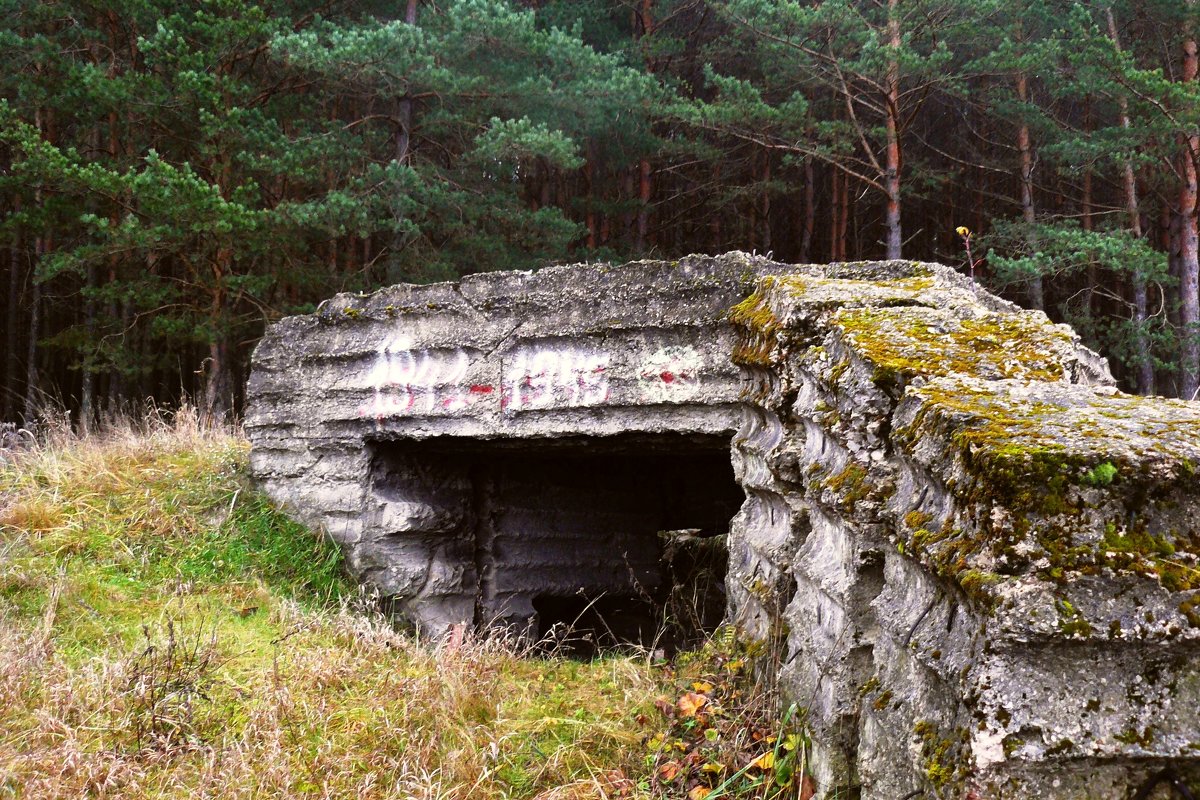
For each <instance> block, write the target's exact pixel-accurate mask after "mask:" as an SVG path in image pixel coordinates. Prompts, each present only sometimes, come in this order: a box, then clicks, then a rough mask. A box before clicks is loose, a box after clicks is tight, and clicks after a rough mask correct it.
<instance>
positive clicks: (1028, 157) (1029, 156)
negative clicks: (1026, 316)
mask: <svg viewBox="0 0 1200 800" xmlns="http://www.w3.org/2000/svg"><path fill="white" fill-rule="evenodd" d="M1017 97H1019V98H1020V100H1021V102H1022V103H1026V102H1028V101H1029V79H1028V78H1027V77H1026V75H1025V73H1024V72H1022V73H1020V74H1018V75H1017ZM1017 151H1018V152H1019V153H1020V155H1021V218H1022V219H1023V220H1025V225H1026V226H1027V229H1028V231H1029V233H1028V236H1029V246H1030V249H1031V250H1036V248H1037V237H1036V235H1035V234H1034V232H1033V226H1034V223H1036V222H1037V211H1036V209H1035V208H1034V205H1033V146H1032V143H1031V139H1030V136H1029V124H1028V123H1026V122H1025V121H1024V120H1022V122H1021V126H1020V128H1018V130H1017ZM1027 288H1028V291H1029V305H1030V306H1032V307H1033V308H1036V309H1039V310H1042V309H1045V307H1046V298H1045V292H1044V288H1043V285H1042V276H1041V275H1034V276H1033V277H1031V278H1030V279H1029V283H1028V286H1027Z"/></svg>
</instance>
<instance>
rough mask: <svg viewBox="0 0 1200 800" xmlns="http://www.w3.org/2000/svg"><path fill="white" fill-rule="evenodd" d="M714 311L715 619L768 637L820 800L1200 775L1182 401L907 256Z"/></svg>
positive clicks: (1199, 669) (1198, 577)
mask: <svg viewBox="0 0 1200 800" xmlns="http://www.w3.org/2000/svg"><path fill="white" fill-rule="evenodd" d="M734 318H735V319H736V320H737V321H738V322H739V324H740V325H741V326H742V330H743V337H742V340H741V342H740V344H739V345H738V347H737V348H736V349H735V360H737V361H738V363H739V364H741V365H742V366H743V367H744V368H745V369H746V370H747V373H748V374H749V375H751V376H753V379H754V384H753V385H751V386H750V387H748V391H747V395H746V397H747V400H748V403H747V410H746V417H745V422H744V424H743V426H742V429H741V430H740V431H739V433H738V435H737V436H736V438H735V440H734V453H735V462H736V463H735V466H736V467H737V472H738V475H739V479H740V481H741V482H742V484H743V486H744V487H745V488H746V491H747V496H748V500H747V503H746V505H745V506H744V507H743V509H742V511H741V513H740V514H739V516H738V519H737V520H736V521H735V525H734V529H733V531H732V533H731V537H730V547H731V553H730V575H729V580H728V589H729V592H730V597H731V614H732V615H733V617H734V619H735V620H737V621H738V622H739V623H740V624H742V625H743V626H745V627H748V628H749V629H751V630H754V631H756V632H757V633H758V635H760V636H763V637H767V638H770V637H777V638H778V639H780V640H781V642H782V644H781V650H782V651H783V654H784V655H783V671H784V683H785V685H786V686H788V687H789V688H790V690H791V692H792V694H793V696H794V697H795V699H797V700H798V701H799V702H800V703H801V704H802V705H804V706H805V707H806V708H807V709H808V715H809V716H808V721H809V724H810V725H811V726H812V728H813V734H814V735H813V741H814V746H815V748H816V753H815V758H814V761H813V765H814V767H815V768H816V770H817V773H818V775H817V777H818V781H817V783H818V785H819V786H821V787H822V796H823V797H834V796H838V797H842V796H849V795H851V793H852V791H859V790H861V793H862V797H863V798H878V799H879V800H885V799H887V800H894V798H900V797H911V796H916V795H914V794H913V793H924V795H923V796H926V797H934V796H937V797H947V798H949V797H955V798H958V797H981V798H1029V797H1053V798H1079V800H1082V799H1083V798H1100V797H1127V796H1130V795H1131V793H1132V792H1131V790H1132V788H1134V787H1137V786H1138V785H1139V784H1140V783H1141V782H1142V781H1144V780H1145V778H1146V776H1147V775H1149V774H1151V773H1153V772H1155V771H1157V770H1159V769H1162V768H1163V767H1164V766H1165V765H1171V766H1173V767H1174V768H1176V769H1177V770H1180V771H1183V772H1187V771H1188V770H1191V773H1192V774H1193V775H1194V774H1195V773H1196V772H1197V765H1198V764H1200V711H1198V709H1200V658H1198V657H1197V656H1198V655H1200V616H1198V615H1197V614H1196V613H1195V611H1194V610H1193V608H1194V607H1196V606H1197V605H1200V603H1198V601H1197V598H1200V593H1197V592H1196V591H1194V590H1195V589H1196V588H1200V572H1198V571H1197V567H1198V566H1200V565H1198V563H1197V552H1200V548H1198V545H1200V522H1198V514H1200V493H1198V492H1197V488H1198V487H1197V477H1196V469H1197V466H1198V465H1200V404H1196V403H1183V402H1176V401H1168V400H1147V399H1142V398H1135V397H1129V396H1126V395H1122V394H1120V393H1118V392H1116V391H1115V390H1114V389H1113V388H1112V386H1111V380H1110V378H1109V376H1108V374H1107V370H1106V368H1105V366H1104V364H1103V362H1101V361H1100V359H1098V358H1097V357H1096V356H1095V354H1093V353H1091V352H1090V351H1087V350H1086V349H1084V348H1082V347H1080V346H1079V345H1078V343H1077V339H1076V337H1075V336H1074V335H1073V334H1072V333H1071V331H1070V329H1068V328H1065V327H1063V326H1051V325H1049V324H1048V323H1047V321H1046V319H1045V317H1044V316H1043V315H1041V314H1040V313H1033V312H1020V311H1018V310H1017V309H1015V308H1013V307H1011V306H1009V305H1007V304H1005V303H1002V302H1000V301H998V300H996V299H995V298H990V297H987V296H983V295H979V294H976V293H973V292H969V291H964V290H963V288H962V284H961V282H960V280H959V279H958V278H957V276H952V275H948V274H947V271H946V270H944V268H939V267H934V266H930V265H913V264H905V263H899V262H895V263H891V264H880V265H836V266H831V267H829V268H826V270H825V273H824V276H822V277H814V276H802V277H792V278H768V279H766V280H765V281H764V282H763V283H762V284H761V285H760V286H759V288H758V290H757V291H756V293H755V294H754V295H753V296H752V297H751V298H750V299H748V300H747V301H745V302H743V303H742V304H741V305H739V306H738V307H737V309H735V311H734ZM839 790H840V794H839Z"/></svg>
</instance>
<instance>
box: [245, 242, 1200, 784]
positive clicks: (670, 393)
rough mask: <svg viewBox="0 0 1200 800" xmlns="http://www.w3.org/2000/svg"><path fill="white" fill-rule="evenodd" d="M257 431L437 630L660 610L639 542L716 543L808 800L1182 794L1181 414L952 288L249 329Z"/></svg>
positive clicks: (400, 305) (868, 284) (675, 280)
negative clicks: (801, 755) (779, 685)
mask: <svg viewBox="0 0 1200 800" xmlns="http://www.w3.org/2000/svg"><path fill="white" fill-rule="evenodd" d="M247 431H248V433H249V435H250V437H251V439H252V441H253V443H254V451H253V455H252V467H253V469H254V471H255V474H256V476H257V477H258V478H259V480H260V481H262V483H263V485H264V486H265V487H266V488H267V490H268V491H269V492H270V493H271V495H272V496H273V497H275V498H276V499H277V500H279V501H281V502H283V503H284V504H286V505H287V506H288V507H290V508H291V509H293V510H294V511H295V513H297V514H298V515H299V516H300V517H302V518H303V519H305V520H306V521H308V522H310V523H313V524H316V525H319V526H321V527H322V528H324V529H325V530H326V531H328V532H329V533H330V534H331V535H332V536H334V537H335V538H336V539H337V540H338V541H340V542H342V543H343V545H344V546H345V550H346V553H347V558H348V563H349V566H350V568H351V570H352V571H353V572H354V573H355V575H356V576H357V577H358V578H359V579H360V580H362V581H363V582H364V583H366V584H368V585H369V586H371V587H373V588H374V589H376V590H377V591H379V592H380V593H381V594H382V595H385V596H387V597H390V598H393V599H394V600H395V601H396V602H397V608H398V610H399V611H400V612H401V613H402V614H403V615H404V616H406V617H408V618H409V619H410V620H412V621H414V622H416V623H417V624H419V625H421V626H422V627H424V628H425V629H427V630H430V631H433V632H436V631H438V630H440V629H442V628H444V627H445V626H446V625H449V624H452V623H454V622H459V621H469V620H476V621H487V620H490V619H493V618H497V617H498V618H501V619H507V620H514V621H520V620H523V619H525V620H536V618H537V611H538V602H539V600H542V599H544V598H546V597H551V598H566V597H568V596H571V595H572V594H574V593H577V592H583V594H584V595H586V596H596V595H598V594H600V593H614V594H622V593H625V594H628V593H636V592H641V591H644V590H645V588H646V587H651V588H653V587H654V586H655V584H656V582H657V581H659V580H661V572H662V565H661V563H659V561H658V558H659V556H660V548H659V546H658V544H657V543H656V540H655V537H654V533H655V532H656V531H658V530H667V529H680V528H698V529H702V530H705V531H707V532H710V533H714V532H720V531H721V530H723V529H724V528H725V527H728V528H729V548H730V553H729V562H730V563H729V575H728V580H727V582H726V583H727V586H726V588H727V591H728V594H729V616H730V618H731V619H732V620H733V621H735V622H737V623H738V624H740V625H741V626H742V627H743V628H745V629H746V630H747V631H749V632H750V633H752V634H753V635H756V636H759V637H761V638H763V639H766V640H769V641H772V642H774V643H776V644H777V646H778V652H779V653H780V665H779V666H780V669H781V672H782V677H783V685H784V686H785V687H786V688H787V689H788V691H789V692H790V693H791V695H792V696H793V697H794V699H796V700H797V701H798V702H799V703H800V704H801V705H803V706H804V707H806V708H807V710H808V712H807V713H808V716H807V719H808V723H809V725H810V726H811V727H812V729H813V742H814V747H815V752H814V754H813V759H812V762H811V763H812V767H813V768H814V769H815V771H816V775H817V779H818V781H817V782H818V787H819V790H820V796H821V797H822V798H833V797H849V796H856V795H858V794H861V796H862V797H864V798H878V800H885V798H886V800H896V798H901V797H914V796H917V793H922V792H923V793H924V796H927V797H934V796H937V797H947V798H949V797H956V798H957V797H972V796H973V797H979V798H984V797H988V798H990V797H997V798H1009V797H1011V798H1017V797H1022V798H1024V797H1052V798H1072V799H1074V798H1080V799H1082V798H1085V797H1086V798H1091V797H1125V796H1128V795H1129V794H1130V793H1131V787H1135V786H1137V785H1138V784H1139V783H1140V782H1142V781H1143V780H1144V779H1145V777H1146V776H1147V775H1149V774H1151V773H1152V772H1154V771H1155V770H1158V769H1161V768H1162V767H1163V766H1166V765H1170V766H1171V767H1172V768H1174V769H1176V770H1177V771H1180V772H1181V773H1185V774H1193V775H1194V774H1196V773H1197V772H1200V719H1198V715H1197V708H1198V707H1200V658H1197V655H1198V652H1197V651H1198V650H1200V592H1197V591H1196V590H1197V589H1198V588H1200V572H1198V571H1197V569H1198V568H1200V558H1198V557H1197V554H1198V553H1200V497H1198V493H1197V491H1196V490H1197V479H1196V475H1195V471H1196V468H1197V465H1200V404H1196V403H1190V404H1189V403H1181V402H1173V401H1166V400H1146V399H1141V398H1132V397H1128V396H1125V395H1122V394H1120V393H1118V392H1116V390H1115V389H1113V388H1112V380H1111V378H1110V376H1109V374H1108V371H1107V367H1106V365H1105V364H1104V362H1103V360H1102V359H1100V358H1099V357H1098V356H1096V354H1094V353H1092V352H1091V351H1089V350H1087V349H1086V348H1084V347H1082V346H1080V344H1079V342H1078V339H1077V337H1076V336H1075V335H1074V334H1073V333H1072V332H1071V331H1070V329H1068V328H1066V327H1063V326H1054V325H1051V324H1049V322H1048V321H1047V319H1046V318H1045V316H1044V315H1042V314H1040V313H1034V312H1022V311H1020V310H1019V309H1018V308H1016V307H1015V306H1013V305H1011V304H1009V303H1006V302H1004V301H1002V300H1000V299H998V298H996V297H993V296H991V295H989V294H987V293H986V292H983V291H982V290H980V289H979V288H978V287H976V286H975V285H974V284H973V283H971V282H970V281H968V280H967V279H965V278H963V277H962V276H959V275H957V274H955V273H954V272H953V271H952V270H949V269H947V268H944V267H940V266H937V265H928V264H913V263H910V262H886V263H877V264H845V265H831V266H828V267H815V266H786V265H780V264H773V263H771V262H768V261H766V260H764V259H760V258H753V257H749V256H745V255H744V254H730V255H727V256H723V257H720V258H715V259H710V258H702V257H694V258H690V259H685V260H684V261H682V262H679V263H673V264H668V263H661V262H643V263H637V264H631V265H627V266H624V267H604V266H587V267H584V266H577V267H566V268H553V269H548V270H544V271H542V272H539V273H536V274H529V273H502V274H492V275H479V276H473V277H471V278H468V279H465V280H464V281H462V282H461V283H459V284H440V285H436V286H428V287H410V286H401V287H394V288H392V289H387V290H383V291H381V292H378V293H376V294H373V295H371V296H369V297H351V296H340V297H338V298H335V299H334V300H333V301H331V302H329V303H327V304H325V305H324V306H323V308H322V309H321V311H320V312H319V313H318V314H316V315H312V316H308V317H298V318H293V319H289V320H284V321H283V322H281V323H279V324H278V325H276V326H273V327H272V329H271V330H270V331H269V332H268V335H267V337H266V338H265V339H264V341H263V343H262V344H261V345H260V347H259V348H258V350H257V351H256V353H255V369H254V373H253V377H252V380H251V386H250V413H249V417H248V419H247ZM730 453H731V454H732V470H730V469H729V463H728V454H730ZM735 478H736V483H734V479H735ZM735 512H736V514H735ZM731 517H732V521H731V522H730V518H731Z"/></svg>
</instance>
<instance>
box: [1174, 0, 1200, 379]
mask: <svg viewBox="0 0 1200 800" xmlns="http://www.w3.org/2000/svg"><path fill="white" fill-rule="evenodd" d="M1188 6H1189V7H1194V6H1195V0H1189V3H1188ZM1198 72H1200V57H1198V55H1197V44H1196V39H1195V37H1194V36H1193V35H1192V33H1191V32H1190V31H1189V33H1188V39H1187V40H1186V41H1185V42H1184V43H1183V72H1182V74H1181V76H1180V79H1181V80H1182V81H1184V82H1188V81H1195V80H1196V75H1197V73H1198ZM1180 144H1181V151H1182V152H1181V153H1180V158H1179V162H1180V163H1179V173H1180V187H1179V208H1178V212H1179V223H1180V226H1181V230H1180V233H1179V323H1180V328H1181V331H1180V332H1181V335H1182V337H1183V341H1182V346H1181V347H1180V358H1179V362H1180V363H1179V369H1180V380H1179V394H1180V396H1181V397H1183V398H1185V399H1188V400H1191V399H1194V398H1196V397H1197V395H1198V394H1200V231H1197V224H1196V211H1197V208H1196V201H1197V196H1196V195H1197V185H1196V159H1197V157H1200V136H1197V135H1196V134H1194V133H1189V134H1186V135H1182V136H1180Z"/></svg>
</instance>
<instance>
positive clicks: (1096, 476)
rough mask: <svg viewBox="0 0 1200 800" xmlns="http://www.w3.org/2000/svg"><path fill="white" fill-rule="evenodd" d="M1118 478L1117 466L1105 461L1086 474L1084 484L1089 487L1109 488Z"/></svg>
mask: <svg viewBox="0 0 1200 800" xmlns="http://www.w3.org/2000/svg"><path fill="white" fill-rule="evenodd" d="M1116 477H1117V468H1116V466H1114V465H1113V463H1112V462H1110V461H1105V462H1103V463H1101V464H1097V465H1096V466H1094V467H1092V468H1091V469H1089V470H1088V471H1087V472H1086V473H1084V475H1083V482H1084V483H1086V484H1087V485H1088V486H1108V485H1109V484H1110V483H1112V482H1113V479H1114V478H1116Z"/></svg>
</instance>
